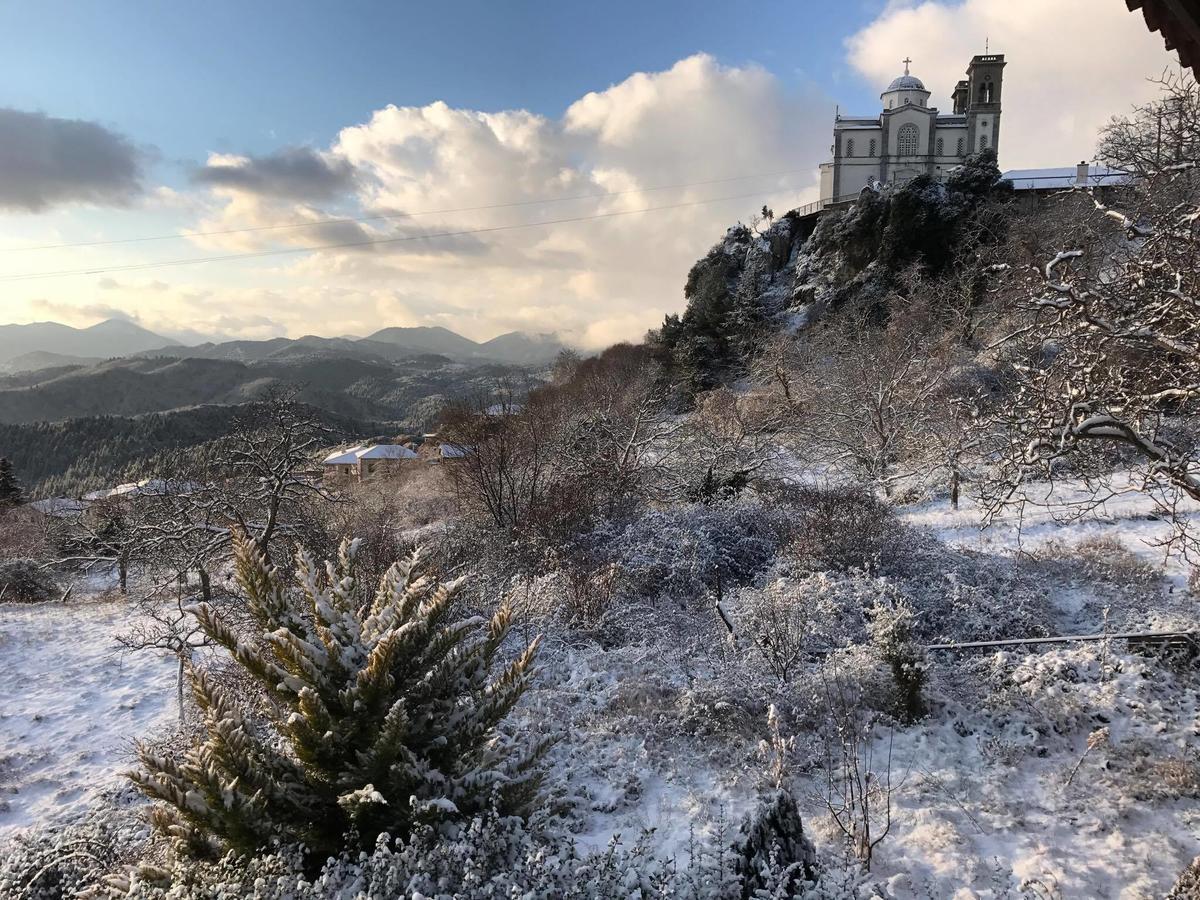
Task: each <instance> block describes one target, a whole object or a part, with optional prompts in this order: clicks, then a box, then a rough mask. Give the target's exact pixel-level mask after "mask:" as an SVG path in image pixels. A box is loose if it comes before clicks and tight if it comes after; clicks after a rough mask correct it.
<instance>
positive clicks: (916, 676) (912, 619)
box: [867, 600, 929, 722]
mask: <svg viewBox="0 0 1200 900" xmlns="http://www.w3.org/2000/svg"><path fill="white" fill-rule="evenodd" d="M869 617H870V622H869V624H868V625H867V630H868V631H869V632H870V635H871V646H872V647H873V648H874V650H875V652H876V653H878V654H879V658H880V659H882V660H883V661H884V662H885V663H887V664H888V666H889V667H890V668H891V670H892V678H893V679H895V682H896V705H895V709H894V710H893V714H894V715H895V716H896V717H897V718H898V719H900V721H902V722H915V721H917V720H918V719H920V718H922V717H923V716H924V715H925V712H926V709H925V698H924V696H923V694H922V691H923V688H924V686H925V672H926V669H927V668H928V665H929V664H928V662H927V660H926V659H925V651H924V650H923V649H922V648H921V646H920V645H919V644H918V643H917V642H916V640H915V638H914V630H915V623H916V615H915V614H914V613H913V608H912V607H911V606H910V605H909V604H908V603H907V602H906V601H904V600H900V601H888V600H876V602H875V605H874V606H873V607H871V609H870V611H869Z"/></svg>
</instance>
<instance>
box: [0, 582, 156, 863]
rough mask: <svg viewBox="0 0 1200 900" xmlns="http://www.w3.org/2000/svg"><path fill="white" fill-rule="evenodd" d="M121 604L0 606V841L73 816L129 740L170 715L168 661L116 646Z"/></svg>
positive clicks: (109, 774)
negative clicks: (39, 825) (27, 828)
mask: <svg viewBox="0 0 1200 900" xmlns="http://www.w3.org/2000/svg"><path fill="white" fill-rule="evenodd" d="M135 616H136V614H135V610H134V608H133V607H132V606H130V605H129V604H128V603H124V602H109V601H105V602H99V601H94V600H93V601H91V602H86V601H84V602H74V603H65V604H59V603H50V604H42V605H33V606H24V605H17V604H0V840H2V839H4V838H7V837H11V836H12V835H13V834H14V833H15V832H16V831H18V830H20V829H22V828H26V827H28V826H31V825H34V824H43V823H46V822H52V821H57V820H62V819H67V818H73V817H75V816H78V815H80V814H82V813H83V812H84V811H85V810H86V809H87V808H88V806H89V805H90V804H92V803H94V802H95V801H96V800H97V798H99V797H100V796H101V795H102V794H103V792H104V791H105V790H107V789H111V788H112V787H114V786H116V785H118V784H119V777H120V776H119V773H120V772H121V771H123V770H124V769H126V768H129V767H130V766H131V763H132V762H133V755H132V749H131V742H132V740H133V739H134V738H137V737H142V736H158V735H161V734H162V732H163V730H164V728H166V727H167V726H168V725H169V723H170V722H171V721H172V720H173V719H174V717H175V715H176V709H175V664H174V662H173V661H171V660H169V659H166V658H164V657H162V656H159V655H156V654H153V653H132V654H131V653H123V652H121V650H120V648H119V647H118V645H117V644H116V640H115V636H116V635H117V634H118V633H120V632H122V631H123V630H125V629H127V628H128V627H129V626H130V625H131V624H132V623H133V621H134V619H135Z"/></svg>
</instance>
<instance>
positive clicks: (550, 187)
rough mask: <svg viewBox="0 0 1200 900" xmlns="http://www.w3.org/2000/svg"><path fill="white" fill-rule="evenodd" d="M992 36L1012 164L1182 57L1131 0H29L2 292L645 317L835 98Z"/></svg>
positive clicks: (9, 145) (78, 307)
mask: <svg viewBox="0 0 1200 900" xmlns="http://www.w3.org/2000/svg"><path fill="white" fill-rule="evenodd" d="M451 6H452V7H453V8H452V9H451V8H449V7H451ZM985 40H987V41H988V42H989V46H990V48H991V50H992V51H993V52H1002V53H1005V55H1006V57H1007V59H1008V63H1009V65H1008V68H1007V69H1006V72H1005V78H1006V88H1005V106H1004V112H1003V117H1004V127H1003V131H1002V137H1001V147H1000V150H1001V160H1000V162H1001V166H1002V167H1004V168H1015V167H1025V166H1069V165H1073V164H1074V163H1075V162H1077V161H1078V160H1080V159H1084V158H1089V157H1091V155H1092V154H1093V152H1094V146H1095V136H1096V131H1097V129H1098V128H1099V127H1100V126H1101V125H1102V124H1103V123H1104V122H1105V121H1106V120H1107V118H1108V117H1109V116H1110V115H1112V114H1114V113H1120V112H1124V111H1125V110H1127V109H1128V108H1129V106H1130V104H1132V103H1134V102H1137V101H1140V100H1142V99H1145V98H1146V97H1148V96H1150V94H1151V93H1152V88H1151V86H1150V85H1148V84H1147V83H1146V81H1145V79H1146V77H1147V76H1151V75H1155V74H1157V73H1159V72H1160V71H1162V69H1163V68H1164V67H1166V66H1170V65H1173V64H1174V60H1173V58H1172V56H1171V55H1169V54H1168V53H1167V52H1166V51H1165V50H1163V48H1162V45H1161V41H1160V39H1159V38H1158V37H1157V36H1154V35H1151V34H1150V33H1148V32H1147V31H1146V29H1145V27H1144V25H1143V24H1142V22H1141V20H1140V17H1138V16H1136V15H1131V14H1129V13H1128V12H1126V10H1125V6H1124V4H1122V3H1120V2H1117V0H1009V2H1007V3H1004V4H996V3H994V2H991V0H964V2H950V0H946V2H934V0H930V2H924V3H905V2H892V3H886V4H885V3H883V2H850V3H844V4H827V3H817V2H777V0H769V2H761V3H756V4H729V3H718V2H707V0H703V2H694V0H670V2H666V0H664V2H657V3H635V2H617V3H612V2H606V3H592V4H579V3H556V2H549V0H546V2H542V3H534V2H511V3H494V2H467V3H456V4H417V3H382V2H380V3H366V2H363V3H354V4H327V3H316V2H289V3H284V2H263V3H250V4H247V3H236V4H235V3H232V2H214V3H208V4H204V5H196V4H164V3H156V2H151V0H131V2H126V3H116V4H114V3H101V2H99V0H95V2H73V3H65V2H56V0H43V2H39V3H21V4H9V5H6V6H3V7H0V289H2V290H3V298H4V299H3V314H2V315H0V319H3V320H4V321H18V322H19V321H34V320H41V319H54V320H58V321H64V322H68V323H70V324H76V325H86V324H90V323H92V322H95V321H98V320H100V319H103V318H107V317H110V316H114V315H117V316H127V317H130V318H133V319H135V320H137V321H139V322H140V323H141V324H143V325H145V326H147V327H149V328H152V329H155V330H157V331H160V332H163V333H167V334H169V335H171V336H177V337H183V338H200V337H207V336H211V335H220V336H230V337H247V338H263V337H271V336H276V335H289V336H293V337H295V336H299V335H302V334H306V333H317V334H325V335H340V334H365V333H369V332H372V331H375V330H377V329H378V328H381V327H385V326H389V325H444V326H446V327H449V328H452V329H454V330H456V331H459V332H461V333H463V334H465V335H468V336H470V337H473V338H483V339H486V338H489V337H491V336H493V335H495V334H498V333H500V332H504V331H510V330H514V329H520V330H526V331H533V332H546V331H557V332H559V333H560V334H561V335H562V336H563V337H564V338H565V339H567V340H569V341H573V342H576V343H578V344H580V345H582V346H585V347H599V346H603V345H605V344H608V343H611V342H613V341H616V340H621V339H637V338H639V337H640V336H641V335H642V334H643V333H644V332H645V330H646V329H647V328H649V327H653V326H654V325H656V324H657V323H658V322H660V321H661V319H662V316H663V315H664V314H665V313H667V312H671V311H676V310H678V309H680V308H681V307H682V304H683V297H682V285H683V280H684V276H685V275H686V272H687V269H688V267H689V266H690V265H691V264H692V262H694V261H695V260H696V259H697V258H698V257H699V256H701V255H702V254H703V253H704V252H705V251H706V250H707V248H708V247H709V246H710V245H711V244H712V243H713V242H714V241H715V240H716V239H717V238H718V237H719V236H720V235H721V233H722V232H723V230H724V229H725V228H726V227H727V226H728V225H730V224H732V223H734V222H736V221H737V220H739V219H742V220H745V219H747V218H748V217H749V216H751V215H752V214H753V213H754V211H755V210H757V209H759V208H760V207H762V206H763V205H764V204H766V205H769V206H771V207H772V208H774V209H775V210H776V211H777V212H782V211H784V210H786V209H788V208H791V207H793V206H795V205H797V204H800V203H804V202H807V201H808V200H812V199H815V197H816V178H817V166H818V164H819V163H820V162H821V161H822V160H823V159H824V158H825V157H826V155H827V154H828V151H829V144H830V140H831V123H832V116H833V112H834V108H835V106H840V107H841V109H842V110H843V111H844V112H851V113H866V114H870V113H874V112H875V111H876V110H877V109H878V105H879V100H878V94H879V91H880V90H881V89H882V87H883V86H884V85H885V84H886V83H887V82H888V81H889V80H890V79H891V78H892V77H893V76H894V75H895V74H898V73H899V71H900V70H901V64H900V60H901V59H903V58H904V57H905V56H911V57H912V59H913V63H912V70H913V73H914V74H916V75H919V76H920V77H921V78H922V79H923V80H924V82H925V84H926V86H927V87H928V88H929V89H930V90H931V91H933V98H932V102H934V103H937V104H939V105H940V106H942V107H943V108H947V107H949V93H950V90H951V88H952V87H953V84H954V82H955V81H956V80H957V79H958V78H960V77H962V72H963V70H964V68H965V66H966V63H967V61H968V60H969V58H970V56H971V55H972V54H974V53H978V52H982V50H983V46H984V41H985ZM639 210H649V211H646V212H639ZM346 219H353V220H357V221H345V220H346ZM331 220H333V221H331ZM537 223H554V224H537ZM529 226H533V227H529ZM143 237H153V238H155V240H150V241H142V240H132V241H131V240H130V239H131V238H143ZM64 244H86V246H69V247H67V246H61V245H64ZM47 245H53V246H47ZM330 245H341V246H336V247H332V248H330V249H324V250H319V251H315V252H305V251H306V248H311V247H316V246H324V247H329V246H330ZM213 257H217V258H218V259H215V260H213V261H209V262H191V261H192V260H195V259H211V258H213ZM26 275H38V276H46V277H37V278H24V277H22V278H13V276H26Z"/></svg>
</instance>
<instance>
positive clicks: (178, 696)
mask: <svg viewBox="0 0 1200 900" xmlns="http://www.w3.org/2000/svg"><path fill="white" fill-rule="evenodd" d="M175 700H176V702H177V703H178V704H179V724H180V725H182V724H183V653H182V652H181V653H180V654H179V669H178V671H177V672H176V678H175Z"/></svg>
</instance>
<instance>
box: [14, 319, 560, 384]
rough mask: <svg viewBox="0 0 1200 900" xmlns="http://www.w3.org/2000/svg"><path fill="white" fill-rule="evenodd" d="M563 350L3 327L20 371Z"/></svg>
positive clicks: (499, 359)
mask: <svg viewBox="0 0 1200 900" xmlns="http://www.w3.org/2000/svg"><path fill="white" fill-rule="evenodd" d="M561 349H563V345H562V344H561V343H560V342H559V340H558V338H557V337H556V336H555V335H552V334H540V335H531V334H525V333H523V332H511V333H509V334H502V335H499V336H498V337H495V338H492V339H491V340H489V341H484V342H482V343H480V342H478V341H473V340H471V339H470V338H465V337H463V336H462V335H459V334H456V333H455V332H453V331H450V330H449V329H446V328H441V327H415V328H398V327H392V328H383V329H381V330H379V331H377V332H375V333H374V334H371V335H368V336H367V337H365V338H346V337H335V338H324V337H318V336H315V335H306V336H304V337H301V338H295V339H292V338H270V339H267V340H231V341H222V342H219V343H217V342H209V343H203V344H198V345H195V346H187V345H184V344H180V343H178V342H175V341H172V340H170V339H169V338H165V337H163V336H162V335H159V334H155V333H154V332H152V331H149V330H147V329H145V328H142V327H141V326H140V325H138V324H136V323H134V322H130V321H128V320H126V319H108V320H106V321H103V322H100V323H98V324H96V325H92V326H90V327H88V328H73V327H71V326H69V325H63V324H60V323H58V322H34V323H32V324H28V325H0V370H3V371H6V372H10V373H19V372H31V371H39V370H43V369H48V368H57V367H64V366H92V365H95V364H96V363H98V362H100V361H102V360H108V359H113V358H116V357H173V358H180V359H182V358H198V359H223V360H234V361H240V362H253V361H259V360H268V359H278V360H287V359H306V358H318V357H323V358H337V357H342V358H347V359H357V360H364V361H370V362H389V361H396V360H403V359H413V358H416V357H420V356H426V355H430V354H435V355H438V356H443V357H446V358H448V359H450V360H453V361H455V362H463V363H477V364H486V363H503V364H506V365H516V366H534V365H541V364H544V363H546V362H549V361H550V360H552V359H553V358H554V357H555V355H556V354H557V353H558V352H559V351H560V350H561Z"/></svg>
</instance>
